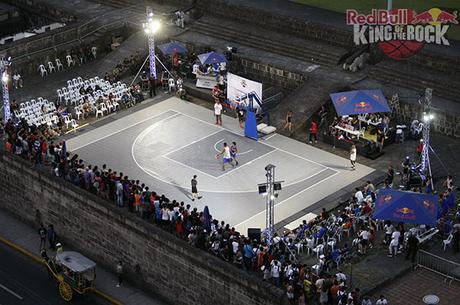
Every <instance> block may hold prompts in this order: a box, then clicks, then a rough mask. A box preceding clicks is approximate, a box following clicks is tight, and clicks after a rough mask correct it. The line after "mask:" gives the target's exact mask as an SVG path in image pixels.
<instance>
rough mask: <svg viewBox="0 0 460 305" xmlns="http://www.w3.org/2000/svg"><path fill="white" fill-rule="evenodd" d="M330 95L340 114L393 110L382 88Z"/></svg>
mask: <svg viewBox="0 0 460 305" xmlns="http://www.w3.org/2000/svg"><path fill="white" fill-rule="evenodd" d="M329 96H330V97H331V99H332V102H333V104H334V107H335V110H336V111H337V114H338V115H339V116H344V115H355V114H365V113H374V112H391V110H390V107H388V103H387V100H386V98H385V96H384V95H383V92H382V90H378V89H376V90H354V91H346V92H339V93H331V94H330V95H329Z"/></svg>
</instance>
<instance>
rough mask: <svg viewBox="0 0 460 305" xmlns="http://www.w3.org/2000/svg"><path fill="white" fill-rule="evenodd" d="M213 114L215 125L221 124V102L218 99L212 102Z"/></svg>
mask: <svg viewBox="0 0 460 305" xmlns="http://www.w3.org/2000/svg"><path fill="white" fill-rule="evenodd" d="M214 115H215V116H216V125H220V126H222V104H221V103H220V102H219V101H218V100H216V102H215V103H214Z"/></svg>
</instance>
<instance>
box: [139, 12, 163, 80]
mask: <svg viewBox="0 0 460 305" xmlns="http://www.w3.org/2000/svg"><path fill="white" fill-rule="evenodd" d="M146 11H147V21H146V22H145V23H144V24H143V25H142V26H143V28H144V31H145V33H146V34H147V37H148V39H149V58H150V76H151V77H153V78H154V79H157V68H156V65H155V32H156V31H158V29H159V27H160V22H159V21H158V20H154V19H153V10H152V8H151V7H150V6H147V9H146Z"/></svg>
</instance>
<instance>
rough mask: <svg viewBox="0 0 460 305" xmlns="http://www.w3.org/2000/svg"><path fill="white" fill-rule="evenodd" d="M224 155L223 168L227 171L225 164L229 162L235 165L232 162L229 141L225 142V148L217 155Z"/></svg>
mask: <svg viewBox="0 0 460 305" xmlns="http://www.w3.org/2000/svg"><path fill="white" fill-rule="evenodd" d="M219 156H222V170H223V171H225V164H227V163H229V164H231V165H232V167H235V165H233V163H232V156H231V154H230V147H228V145H227V143H224V148H223V149H222V151H221V152H220V153H218V154H217V155H216V157H219Z"/></svg>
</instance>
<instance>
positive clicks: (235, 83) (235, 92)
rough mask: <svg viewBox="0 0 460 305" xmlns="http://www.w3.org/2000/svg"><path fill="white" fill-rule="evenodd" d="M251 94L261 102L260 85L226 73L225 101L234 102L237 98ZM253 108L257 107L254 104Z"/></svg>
mask: <svg viewBox="0 0 460 305" xmlns="http://www.w3.org/2000/svg"><path fill="white" fill-rule="evenodd" d="M251 92H255V93H256V94H257V96H259V98H260V100H261V101H262V83H259V82H255V81H252V80H250V79H247V78H244V77H241V76H238V75H236V74H232V73H227V99H228V100H229V101H230V102H235V100H236V99H238V98H239V97H241V96H243V95H245V94H248V93H251ZM245 102H246V103H248V102H249V101H248V100H246V101H245ZM254 108H256V109H258V108H259V105H257V103H255V104H254Z"/></svg>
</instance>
